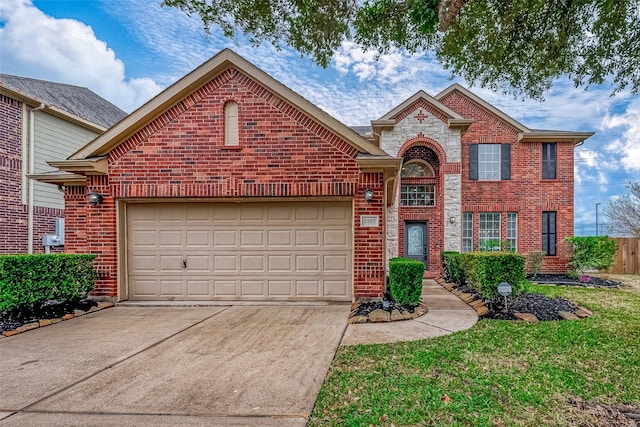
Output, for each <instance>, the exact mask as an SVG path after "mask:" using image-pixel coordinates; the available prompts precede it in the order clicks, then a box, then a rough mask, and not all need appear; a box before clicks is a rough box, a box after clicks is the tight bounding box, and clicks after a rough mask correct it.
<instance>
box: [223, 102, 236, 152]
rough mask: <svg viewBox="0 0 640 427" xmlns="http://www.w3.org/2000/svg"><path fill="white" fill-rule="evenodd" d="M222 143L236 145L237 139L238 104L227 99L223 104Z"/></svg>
mask: <svg viewBox="0 0 640 427" xmlns="http://www.w3.org/2000/svg"><path fill="white" fill-rule="evenodd" d="M224 145H226V146H229V147H237V146H238V145H239V139H238V104H236V103H235V102H234V101H228V102H226V103H225V104H224Z"/></svg>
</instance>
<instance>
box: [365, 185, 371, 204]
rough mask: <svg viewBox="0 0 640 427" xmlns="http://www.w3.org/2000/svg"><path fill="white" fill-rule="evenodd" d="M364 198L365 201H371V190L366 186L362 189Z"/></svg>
mask: <svg viewBox="0 0 640 427" xmlns="http://www.w3.org/2000/svg"><path fill="white" fill-rule="evenodd" d="M364 200H366V201H367V202H372V201H373V190H372V189H370V188H367V189H366V190H364Z"/></svg>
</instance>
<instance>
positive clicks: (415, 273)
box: [389, 258, 424, 305]
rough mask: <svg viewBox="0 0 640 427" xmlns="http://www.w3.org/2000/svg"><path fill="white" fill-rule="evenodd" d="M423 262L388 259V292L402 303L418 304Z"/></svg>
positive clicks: (407, 259)
mask: <svg viewBox="0 0 640 427" xmlns="http://www.w3.org/2000/svg"><path fill="white" fill-rule="evenodd" d="M423 275H424V264H423V263H421V262H420V261H417V260H415V259H409V258H393V259H391V260H389V293H390V294H391V298H393V300H394V301H395V302H396V303H398V304H402V305H418V304H419V303H420V295H422V276H423Z"/></svg>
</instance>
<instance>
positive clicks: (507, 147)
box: [500, 144, 511, 179]
mask: <svg viewBox="0 0 640 427" xmlns="http://www.w3.org/2000/svg"><path fill="white" fill-rule="evenodd" d="M500 149H501V153H500V179H511V144H502V146H501V147H500Z"/></svg>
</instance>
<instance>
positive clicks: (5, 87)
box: [0, 74, 126, 254]
mask: <svg viewBox="0 0 640 427" xmlns="http://www.w3.org/2000/svg"><path fill="white" fill-rule="evenodd" d="M125 115H126V113H125V112H124V111H122V110H120V109H119V108H118V107H116V106H115V105H113V104H111V103H109V102H107V101H106V100H105V99H103V98H101V97H99V96H98V95H96V94H95V93H93V92H91V91H90V90H89V89H87V88H82V87H77V86H72V85H67V84H60V83H53V82H49V81H44V80H36V79H30V78H25V77H19V76H12V75H7V74H0V123H1V124H2V126H0V229H2V230H4V236H3V239H2V243H1V244H0V254H10V253H32V252H43V251H44V247H43V236H44V235H46V234H50V235H53V234H55V233H56V219H58V218H64V196H63V194H62V192H60V191H58V189H57V188H56V187H55V186H51V185H47V184H45V183H42V182H37V181H35V180H34V179H30V178H29V177H28V175H36V176H38V175H40V174H45V176H43V179H44V178H46V172H47V171H51V170H53V168H52V167H51V166H49V165H47V163H46V161H49V160H56V159H57V160H64V159H66V158H67V157H68V156H69V155H71V154H72V153H73V152H75V151H76V150H78V149H79V148H80V147H82V146H83V145H85V144H86V143H87V142H89V141H91V140H92V139H94V138H95V137H96V136H97V135H99V134H100V133H102V132H104V131H105V130H106V128H108V127H109V126H111V125H113V124H114V123H115V122H116V121H118V120H120V119H121V118H123V117H124V116H125ZM75 177H76V179H78V178H79V180H80V181H81V180H83V179H84V178H83V177H81V176H78V175H76V176H75ZM45 181H46V179H45ZM57 225H58V228H59V230H58V231H62V222H61V221H59V222H58V224H57ZM57 243H59V242H57ZM58 250H61V246H60V247H58Z"/></svg>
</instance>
